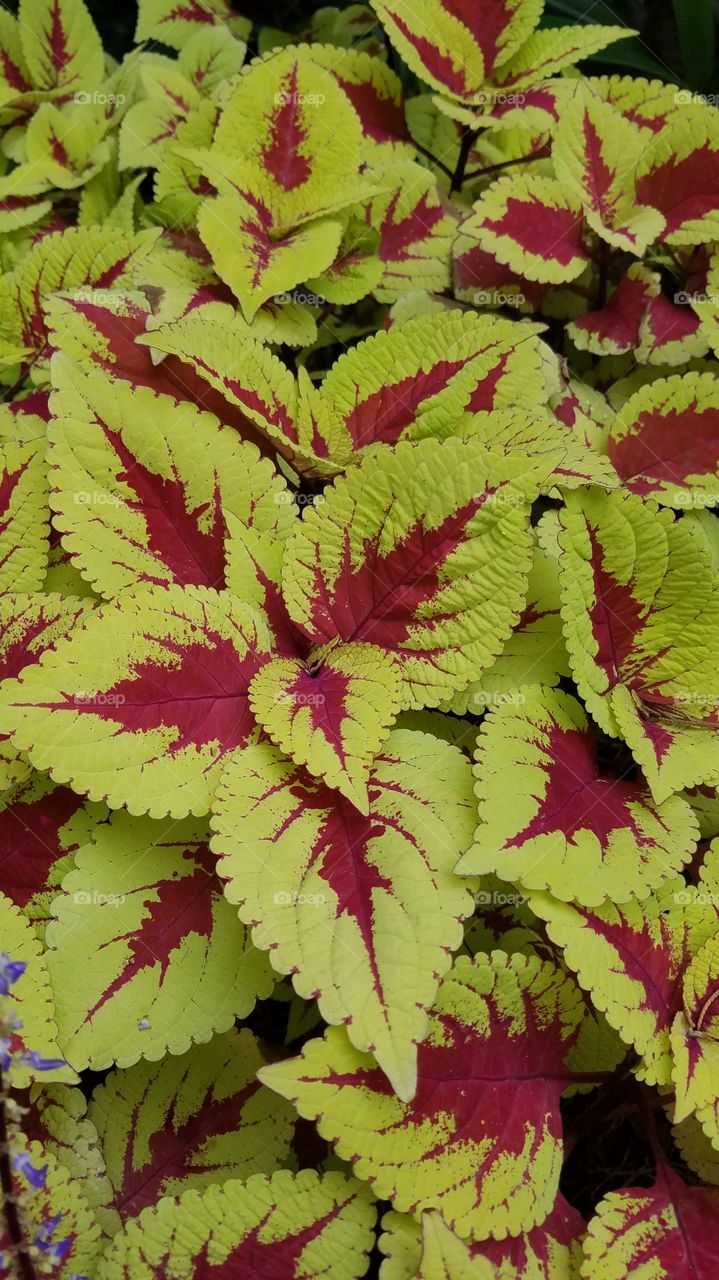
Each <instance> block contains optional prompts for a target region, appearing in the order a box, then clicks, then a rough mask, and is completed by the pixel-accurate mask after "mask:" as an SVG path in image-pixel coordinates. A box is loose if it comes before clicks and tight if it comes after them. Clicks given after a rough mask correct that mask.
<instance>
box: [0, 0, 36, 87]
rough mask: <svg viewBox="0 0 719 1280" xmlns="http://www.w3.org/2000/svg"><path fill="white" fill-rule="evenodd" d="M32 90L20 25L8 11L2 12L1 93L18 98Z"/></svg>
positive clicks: (0, 13) (0, 43) (0, 40)
mask: <svg viewBox="0 0 719 1280" xmlns="http://www.w3.org/2000/svg"><path fill="white" fill-rule="evenodd" d="M31 89H32V85H31V83H30V72H29V71H28V69H27V65H26V62H25V57H24V54H23V51H22V43H21V40H20V24H19V22H18V20H17V18H14V17H13V16H12V15H11V14H10V13H9V12H8V10H7V9H3V10H2V11H1V12H0V93H1V94H2V96H3V99H4V96H5V93H6V92H7V94H8V96H9V95H10V94H12V95H13V97H12V98H10V99H9V100H10V101H12V100H13V98H15V97H16V96H20V95H22V94H25V93H29V92H30V91H31Z"/></svg>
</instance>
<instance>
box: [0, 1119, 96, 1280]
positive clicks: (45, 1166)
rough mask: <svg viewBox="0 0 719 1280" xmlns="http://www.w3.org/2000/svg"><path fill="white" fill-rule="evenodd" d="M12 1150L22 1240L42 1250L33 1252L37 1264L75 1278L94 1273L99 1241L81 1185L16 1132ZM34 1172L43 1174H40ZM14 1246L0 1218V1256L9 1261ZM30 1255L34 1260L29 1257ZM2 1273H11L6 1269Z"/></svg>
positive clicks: (57, 1273)
mask: <svg viewBox="0 0 719 1280" xmlns="http://www.w3.org/2000/svg"><path fill="white" fill-rule="evenodd" d="M13 1146H14V1148H15V1156H14V1164H15V1171H14V1173H13V1177H12V1189H11V1190H12V1194H13V1195H14V1197H15V1200H16V1202H19V1203H20V1205H21V1206H22V1208H20V1209H19V1214H18V1216H19V1219H20V1229H21V1231H22V1238H23V1240H26V1241H27V1242H28V1243H29V1242H31V1241H32V1242H33V1244H34V1242H35V1241H38V1242H39V1244H40V1245H44V1246H46V1247H45V1248H43V1249H41V1248H39V1247H38V1248H37V1252H36V1253H35V1257H36V1258H37V1259H38V1261H39V1262H40V1265H41V1266H43V1265H44V1266H45V1275H48V1274H49V1275H56V1276H63V1275H78V1280H79V1275H80V1273H83V1272H84V1273H85V1274H94V1267H95V1264H96V1263H97V1261H98V1259H99V1256H100V1253H101V1250H102V1246H103V1239H102V1235H101V1231H100V1224H99V1222H98V1220H97V1217H96V1215H95V1214H94V1213H93V1211H92V1209H91V1207H90V1204H89V1202H88V1200H87V1198H86V1196H85V1194H84V1192H83V1188H82V1183H80V1182H78V1181H77V1180H76V1179H75V1178H72V1177H71V1176H70V1174H69V1173H68V1171H67V1169H66V1168H65V1167H64V1165H62V1164H61V1163H60V1162H59V1160H58V1159H57V1157H56V1156H55V1155H54V1154H53V1153H52V1152H51V1151H47V1150H46V1149H45V1148H44V1147H42V1146H41V1145H40V1143H39V1142H28V1141H27V1140H26V1139H25V1138H24V1137H23V1135H22V1134H18V1135H17V1137H15V1138H14V1139H13ZM28 1171H29V1176H28ZM38 1171H41V1172H40V1174H39V1176H38ZM30 1192H31V1194H29V1193H30ZM3 1219H4V1215H3ZM15 1243H16V1242H15V1240H13V1239H12V1237H11V1236H10V1233H9V1232H8V1231H7V1229H6V1227H5V1221H4V1220H3V1223H2V1225H0V1257H1V1258H3V1259H4V1258H5V1257H7V1253H6V1252H5V1251H6V1250H7V1251H8V1252H9V1251H10V1249H12V1248H13V1246H14V1245H15ZM27 1252H28V1251H26V1256H27ZM33 1252H35V1250H34V1249H33ZM30 1257H31V1259H32V1255H30ZM33 1260H34V1259H33ZM48 1266H49V1267H52V1270H51V1271H48V1270H47V1267H48ZM57 1267H59V1268H60V1269H59V1270H57V1269H56V1268H57ZM75 1267H77V1268H78V1270H77V1272H75V1271H74V1268H75ZM5 1274H6V1275H9V1274H10V1273H9V1272H8V1271H5Z"/></svg>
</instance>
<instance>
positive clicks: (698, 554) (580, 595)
mask: <svg viewBox="0 0 719 1280" xmlns="http://www.w3.org/2000/svg"><path fill="white" fill-rule="evenodd" d="M560 524H561V526H562V532H561V533H560V544H561V547H562V552H563V554H562V556H561V558H560V562H559V563H560V580H561V582H562V600H563V608H562V615H563V618H564V622H565V636H566V640H567V648H568V650H569V656H570V660H571V663H572V669H573V673H574V678H575V680H576V682H577V686H578V688H579V691H580V693H581V695H582V697H583V698H584V701H585V702H586V705H587V709H588V710H589V712H590V713H591V715H593V716H594V717H595V719H596V720H597V721H598V722H599V724H600V725H601V726H602V728H603V729H604V730H605V732H608V733H611V734H613V735H614V736H620V735H619V726H618V723H617V720H616V718H615V714H614V712H613V710H612V705H613V700H615V699H616V694H617V692H619V686H623V687H624V689H625V690H628V691H629V692H630V693H631V694H632V695H634V696H636V698H638V699H639V700H640V702H641V703H643V704H644V706H645V707H646V708H648V709H650V710H652V709H653V708H659V709H661V708H662V707H664V706H666V707H667V708H670V709H671V710H674V709H675V708H676V709H677V715H680V716H681V711H682V707H684V710H685V712H687V705H688V707H689V709H690V712H691V713H694V714H695V715H696V716H698V717H701V716H702V715H703V716H707V715H709V714H710V713H711V711H712V708H713V706H714V694H715V683H716V661H715V658H714V656H713V652H714V639H713V637H714V634H715V629H716V628H715V623H714V617H715V615H716V612H717V608H718V607H719V597H718V596H717V591H716V583H715V580H714V579H715V574H714V571H713V568H712V566H711V564H710V561H709V557H708V553H706V552H705V551H704V549H703V548H702V546H701V544H700V542H699V541H698V540H697V539H696V538H695V537H694V536H693V535H692V532H691V529H690V527H689V526H685V525H682V524H681V523H680V522H676V521H675V520H674V519H673V517H672V515H671V513H670V512H668V511H657V510H656V509H655V508H653V507H652V506H651V505H647V504H645V503H643V502H642V501H641V499H640V498H638V497H636V496H635V495H633V494H631V493H602V492H601V491H600V490H599V489H593V490H586V491H585V492H582V493H580V492H576V493H571V494H568V495H567V497H566V500H565V509H564V511H563V512H562V513H560ZM699 581H702V582H703V584H704V587H703V589H702V590H700V591H697V583H698V582H699ZM670 646H671V656H669V652H668V650H669V647H670ZM610 695H611V696H610ZM693 699H695V700H696V701H693ZM686 724H687V727H689V726H690V724H691V719H689V718H687V720H686ZM633 749H634V748H633ZM640 763H641V764H642V766H644V760H643V759H642V760H640ZM649 780H650V782H651V781H652V779H649ZM702 780H703V779H698V778H697V779H694V781H702ZM688 785H691V784H688ZM672 789H673V790H678V789H679V788H677V787H674V788H672Z"/></svg>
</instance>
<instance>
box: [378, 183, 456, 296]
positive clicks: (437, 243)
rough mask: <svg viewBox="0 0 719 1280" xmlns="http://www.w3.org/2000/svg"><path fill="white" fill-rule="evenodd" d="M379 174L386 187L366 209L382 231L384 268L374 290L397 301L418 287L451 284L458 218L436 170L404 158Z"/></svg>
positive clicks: (380, 253) (439, 288)
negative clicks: (439, 182) (442, 188)
mask: <svg viewBox="0 0 719 1280" xmlns="http://www.w3.org/2000/svg"><path fill="white" fill-rule="evenodd" d="M374 176H376V179H377V182H378V183H379V184H381V187H382V190H381V191H380V192H379V193H378V194H377V195H374V196H373V197H372V199H371V200H370V201H369V202H368V203H367V205H366V209H365V216H366V219H367V221H368V222H369V224H370V225H371V226H372V227H374V228H375V230H376V231H377V234H378V236H379V246H378V250H377V252H378V257H379V260H380V263H381V266H382V271H381V275H380V277H379V280H378V282H377V284H376V285H374V286H373V293H374V296H375V297H376V298H378V299H379V301H380V302H395V301H396V299H397V298H398V297H401V296H402V294H405V293H408V292H410V291H412V290H415V289H420V288H421V289H426V290H427V291H428V292H431V291H433V290H436V291H437V292H440V291H442V290H444V289H447V288H448V287H449V283H450V263H451V255H452V241H453V239H454V236H455V233H456V229H457V218H456V215H455V213H454V212H453V210H452V209H451V207H449V206H448V203H447V201H446V200H445V199H444V198H443V195H442V192H441V191H440V189H439V187H438V185H437V181H436V179H435V177H434V175H433V174H432V173H431V172H430V171H429V170H428V169H424V168H422V166H421V165H419V164H415V163H413V162H412V161H403V162H401V163H395V164H393V165H392V168H391V169H389V170H388V169H380V170H378V171H377V173H376V175H374Z"/></svg>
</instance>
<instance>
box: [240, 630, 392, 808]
mask: <svg viewBox="0 0 719 1280" xmlns="http://www.w3.org/2000/svg"><path fill="white" fill-rule="evenodd" d="M250 706H251V707H252V711H253V714H254V716H255V719H256V720H257V721H258V723H259V724H261V725H262V727H263V729H264V730H265V732H266V733H268V734H269V736H270V738H271V739H272V741H273V742H276V743H277V746H278V747H279V748H280V750H281V751H283V752H284V753H285V755H288V756H291V757H292V759H293V760H294V761H295V762H296V763H297V764H300V765H305V766H306V767H307V769H309V771H310V773H312V774H314V776H315V777H317V778H322V779H324V781H325V782H326V783H327V785H328V786H329V787H336V788H337V790H338V791H340V792H341V793H342V795H344V796H346V797H347V799H348V800H350V801H351V802H352V804H353V805H355V807H356V808H357V809H359V810H360V812H362V813H367V811H368V804H369V801H368V799H367V780H368V777H369V769H370V765H371V763H372V761H373V760H374V758H375V756H376V755H377V753H378V751H379V749H380V747H381V746H382V743H383V742H384V740H385V738H386V737H387V734H388V733H389V730H390V726H391V724H392V721H393V720H394V718H395V716H396V715H397V713H398V711H399V710H400V708H401V706H402V676H401V672H400V668H399V667H398V665H397V664H396V663H395V661H394V659H393V657H392V655H391V654H389V653H385V652H384V650H383V649H378V648H377V647H376V646H375V645H372V644H346V645H338V646H336V647H335V648H332V647H330V648H328V649H327V650H326V651H323V650H320V651H319V652H317V653H315V654H313V655H312V657H311V658H310V659H309V660H308V661H306V662H303V661H301V660H300V659H299V658H275V659H273V660H272V661H271V662H268V663H266V664H265V666H264V667H262V669H261V670H260V671H258V673H257V675H256V676H255V678H254V680H253V681H252V684H251V686H250Z"/></svg>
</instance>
